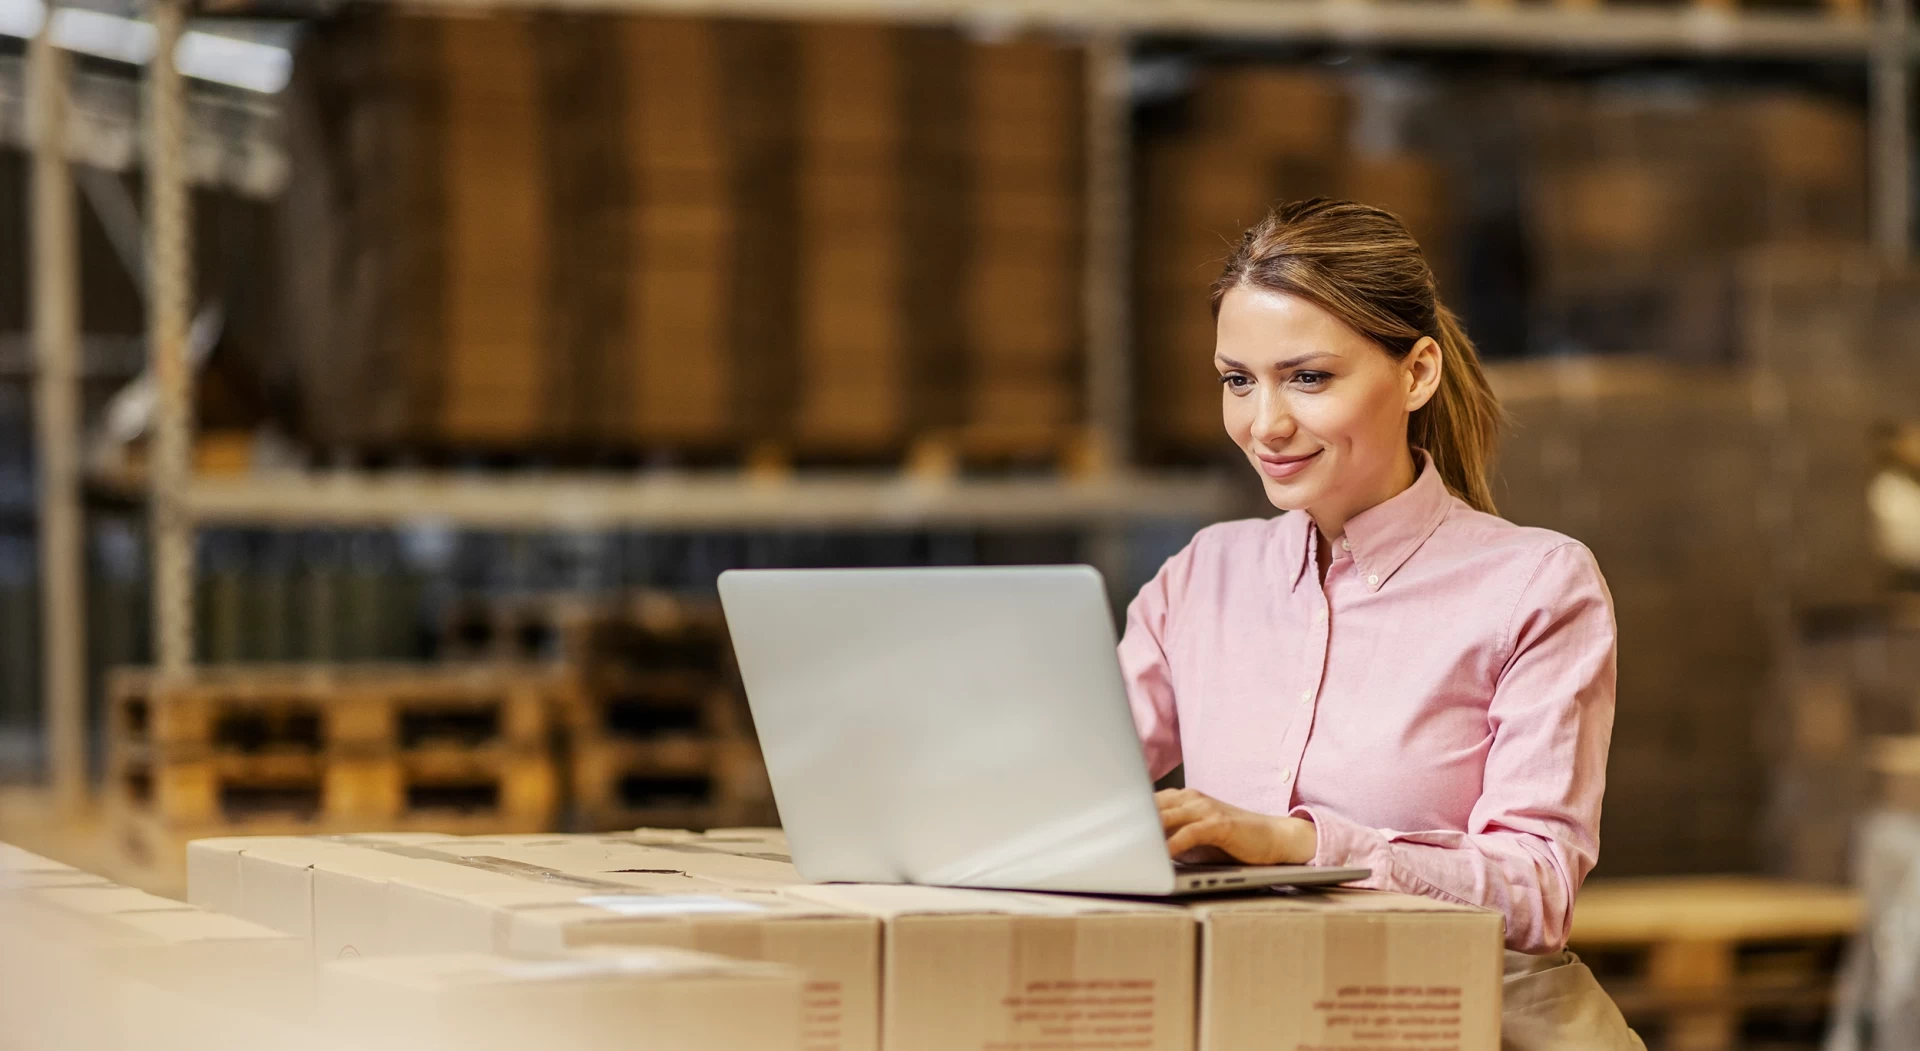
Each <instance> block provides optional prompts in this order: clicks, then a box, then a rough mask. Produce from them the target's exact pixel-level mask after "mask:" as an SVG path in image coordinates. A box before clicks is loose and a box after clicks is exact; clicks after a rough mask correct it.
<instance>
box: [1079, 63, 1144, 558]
mask: <svg viewBox="0 0 1920 1051" xmlns="http://www.w3.org/2000/svg"><path fill="white" fill-rule="evenodd" d="M1131 57H1132V48H1131V39H1130V38H1129V37H1128V36H1127V35H1126V34H1125V32H1123V31H1118V30H1113V31H1096V32H1095V33H1094V34H1093V35H1092V37H1091V38H1090V39H1089V40H1088V42H1087V50H1086V129H1087V130H1086V144H1085V147H1084V148H1085V150H1086V180H1087V181H1086V196H1087V200H1086V234H1085V237H1086V267H1085V280H1086V287H1085V289H1084V304H1083V306H1084V311H1085V320H1086V323H1085V325H1084V326H1083V328H1084V338H1085V346H1086V384H1087V386H1086V404H1087V422H1088V424H1089V427H1088V433H1089V453H1090V455H1091V458H1092V464H1091V466H1092V468H1093V470H1095V471H1102V472H1113V471H1115V470H1118V469H1121V468H1123V467H1131V466H1132V463H1133V383H1132V379H1133V376H1132V373H1133V352H1132V326H1131V325H1130V324H1129V320H1130V319H1129V318H1128V316H1127V304H1128V303H1129V302H1130V301H1131V297H1130V296H1129V295H1128V286H1129V284H1130V282H1131V279H1132V277H1131V268H1130V263H1131V253H1130V249H1129V245H1130V244H1131V241H1132V237H1131V232H1132V231H1131V228H1132V216H1133V187H1132V183H1133V180H1132V170H1131V168H1132V156H1133V94H1132V90H1131V87H1130V84H1129V77H1130V74H1131V70H1130V64H1131ZM1086 536H1087V544H1088V550H1087V559H1088V561H1089V562H1091V563H1092V564H1093V565H1094V566H1096V567H1097V568H1099V570H1100V572H1101V574H1102V575H1103V576H1105V577H1106V579H1107V584H1108V587H1109V590H1110V591H1111V590H1112V589H1114V588H1117V587H1121V586H1123V584H1124V582H1125V577H1126V568H1127V532H1126V526H1125V524H1124V523H1115V522H1100V523H1096V524H1095V526H1094V528H1093V529H1092V530H1090V531H1089V532H1088V533H1087V534H1086Z"/></svg>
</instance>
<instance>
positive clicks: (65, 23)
mask: <svg viewBox="0 0 1920 1051" xmlns="http://www.w3.org/2000/svg"><path fill="white" fill-rule="evenodd" d="M45 24H46V5H44V4H43V3H41V0H0V36H11V37H22V38H31V37H35V36H38V35H39V33H40V30H41V28H42V27H43V26H44V25H45ZM53 42H54V44H55V46H57V47H60V48H64V49H65V50H68V51H72V52H75V53H77V54H82V55H93V56H95V57H97V58H104V59H110V60H112V61H115V62H124V63H127V64H129V65H136V66H143V65H146V64H147V63H148V62H149V61H151V60H152V58H153V48H154V29H153V26H151V25H149V24H148V23H146V22H143V21H141V20H139V19H136V18H124V17H121V16H119V15H110V14H106V13H104V12H101V11H92V10H87V9H85V8H76V7H62V8H59V9H58V10H56V11H55V12H54V16H53ZM173 61H174V65H175V66H176V67H178V68H179V70H180V72H181V74H182V75H184V76H188V77H192V78H193V79H195V80H204V81H208V82H211V83H215V84H226V85H228V86H230V87H236V88H242V89H244V90H247V91H256V92H259V93H261V94H266V95H271V94H275V93H277V92H279V91H281V90H282V89H284V88H285V87H286V86H287V81H288V79H289V78H290V77H292V75H293V53H292V52H291V51H289V50H288V49H287V48H285V47H281V46H278V45H275V44H270V43H263V42H261V41H257V40H245V39H241V38H239V37H235V36H229V35H226V34H223V33H218V32H206V31H204V30H198V29H194V30H188V31H187V32H185V33H182V34H181V35H180V43H179V46H178V47H176V48H175V49H174V52H173Z"/></svg>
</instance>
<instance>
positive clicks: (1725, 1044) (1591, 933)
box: [1571, 877, 1863, 1051]
mask: <svg viewBox="0 0 1920 1051" xmlns="http://www.w3.org/2000/svg"><path fill="white" fill-rule="evenodd" d="M1862 918H1863V906H1862V904H1861V901H1860V898H1859V896H1858V895H1857V894H1855V893H1854V892H1852V891H1850V890H1846V889H1843V888H1835V887H1823V886H1815V885H1810V884H1797V883H1787V882H1782V881H1774V880H1764V879H1751V878H1742V877H1698V878H1680V879H1648V880H1614V881H1600V882H1596V883H1594V884H1592V885H1590V886H1588V887H1587V888H1586V889H1585V890H1583V891H1582V892H1581V896H1580V900H1579V904H1578V906H1577V907H1576V909H1575V912H1574V921H1573V936H1572V939H1571V947H1572V948H1573V950H1574V951H1575V952H1576V953H1578V954H1579V955H1580V957H1581V959H1582V960H1584V961H1585V962H1586V963H1587V965H1588V966H1590V967H1592V968H1593V971H1594V974H1595V976H1596V977H1598V978H1599V979H1600V983H1601V985H1602V986H1604V987H1605V988H1606V990H1607V992H1608V993H1609V994H1611V995H1612V996H1613V998H1614V1001H1615V1002H1616V1003H1618V1004H1619V1005H1620V1010H1621V1012H1622V1013H1623V1014H1625V1015H1626V1016H1627V1020H1628V1022H1630V1023H1631V1024H1632V1025H1633V1026H1634V1028H1635V1029H1636V1030H1638V1031H1639V1032H1640V1033H1641V1035H1642V1036H1643V1037H1644V1038H1645V1039H1646V1041H1647V1045H1648V1047H1649V1048H1650V1049H1652V1051H1732V1049H1736V1048H1741V1047H1744V1046H1750V1045H1756V1044H1765V1045H1766V1046H1770V1047H1774V1046H1777V1047H1793V1046H1803V1045H1804V1046H1807V1047H1809V1048H1811V1047H1817V1046H1818V1042H1819V1037H1820V1034H1821V1033H1822V1032H1823V1029H1824V1020H1825V1015H1826V1011H1827V1009H1828V1005H1829V1002H1830V998H1831V995H1832V987H1833V980H1834V974H1835V971H1836V969H1837V968H1838V966H1839V959H1840V953H1841V950H1842V948H1843V946H1844V945H1845V943H1846V941H1847V940H1848V939H1849V938H1851V937H1852V936H1853V935H1854V934H1855V933H1856V932H1857V931H1858V930H1859V927H1860V924H1861V922H1862Z"/></svg>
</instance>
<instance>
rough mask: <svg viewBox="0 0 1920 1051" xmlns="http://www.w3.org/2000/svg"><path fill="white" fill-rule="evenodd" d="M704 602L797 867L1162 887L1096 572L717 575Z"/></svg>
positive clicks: (892, 878)
mask: <svg viewBox="0 0 1920 1051" xmlns="http://www.w3.org/2000/svg"><path fill="white" fill-rule="evenodd" d="M720 599H721V603H722V605H723V607H724V608H725V610H726V617H727V627H728V630H729V632H730V633H731V635H732V637H733V645H734V649H735V651H736V653H737V654H738V656H739V662H740V673H741V676H742V678H743V679H744V681H745V685H746V691H747V701H748V705H749V707H750V708H751V709H752V711H753V719H754V725H755V727H756V729H757V731H758V733H759V736H760V743H761V748H762V750H763V751H764V752H765V754H766V760H767V772H768V775H769V776H770V778H771V780H772V783H773V791H774V798H775V802H776V803H777V804H778V805H779V808H780V816H781V822H782V824H783V825H784V826H785V828H786V831H787V837H788V840H789V842H790V844H791V847H792V853H793V861H794V864H795V865H796V866H797V867H798V868H799V870H800V873H801V874H802V875H803V876H805V877H806V878H807V879H809V880H814V881H821V882H827V881H858V882H880V883H926V884H935V885H944V886H960V887H1000V888H1015V889H1031V890H1062V891H1084V892H1093V893H1111V894H1150V895H1160V894H1167V893H1170V892H1171V891H1172V890H1173V889H1174V878H1173V866H1172V864H1171V862H1170V861H1169V860H1168V858H1167V853H1166V843H1165V840H1164V838H1163V837H1162V835H1161V831H1160V821H1159V816H1158V813H1157V811H1156V809H1155V807H1154V803H1153V793H1152V785H1151V782H1150V779H1149V778H1148V776H1147V769H1146V762H1145V759H1144V758H1143V757H1142V755H1141V751H1140V743H1139V739H1138V737H1137V736H1136V734H1135V732H1134V728H1133V720H1132V716H1131V715H1130V714H1129V712H1128V709H1127V704H1126V690H1125V686H1124V684H1123V682H1122V680H1121V677H1120V667H1119V661H1118V659H1117V658H1116V656H1115V653H1114V648H1115V638H1114V632H1113V623H1112V620H1111V617H1110V613H1109V609H1108V606H1107V599H1106V589H1105V587H1104V586H1103V584H1102V582H1101V579H1100V575H1099V574H1098V573H1097V572H1096V571H1095V570H1094V569H1093V568H1092V567H1089V566H1019V567H990V568H942V569H832V570H822V569H815V570H730V571H728V572H726V573H722V574H721V575H720Z"/></svg>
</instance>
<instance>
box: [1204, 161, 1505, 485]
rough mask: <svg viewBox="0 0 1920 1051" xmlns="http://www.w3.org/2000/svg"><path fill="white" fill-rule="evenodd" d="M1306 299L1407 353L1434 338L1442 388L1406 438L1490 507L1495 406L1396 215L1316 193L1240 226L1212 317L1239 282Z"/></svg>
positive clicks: (1217, 285) (1398, 353)
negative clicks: (1247, 226)
mask: <svg viewBox="0 0 1920 1051" xmlns="http://www.w3.org/2000/svg"><path fill="white" fill-rule="evenodd" d="M1243 284H1244V285H1252V286H1254V287H1255V288H1263V289H1266V290H1268V291H1272V292H1285V293H1287V294H1288V295H1295V296H1299V297H1300V298H1302V299H1305V300H1308V301H1309V302H1312V303H1314V304H1316V305H1318V306H1320V307H1321V308H1322V309H1324V310H1326V311H1328V312H1330V313H1331V314H1333V316H1335V317H1337V318H1339V319H1340V320H1342V321H1344V322H1346V323H1347V324H1348V325H1349V326H1351V327H1352V328H1353V329H1354V330H1355V331H1357V332H1359V333H1360V334H1361V335H1363V336H1366V337H1367V338H1368V339H1371V340H1373V341H1374V342H1375V343H1377V344H1379V345H1380V347H1381V348H1382V349H1384V350H1385V351H1386V352H1387V353H1388V354H1391V355H1392V356H1393V358H1394V360H1396V361H1399V360H1402V359H1404V358H1405V357H1406V356H1407V354H1408V353H1409V352H1410V351H1412V350H1413V345H1414V344H1415V343H1417V342H1419V341H1420V337H1422V336H1432V337H1433V339H1434V342H1436V343H1438V344H1440V356H1441V359H1442V360H1441V369H1440V389H1439V390H1437V391H1435V392H1434V395H1433V397H1432V398H1430V399H1429V400H1428V401H1427V403H1426V404H1425V405H1423V406H1421V407H1420V408H1419V409H1416V410H1415V411H1414V413H1413V415H1412V416H1411V417H1410V418H1409V419H1408V420H1407V442H1408V444H1410V445H1412V446H1414V447H1416V448H1421V449H1425V450H1427V452H1429V453H1432V454H1433V463H1434V466H1435V467H1437V468H1439V470H1440V477H1441V479H1442V480H1443V481H1445V482H1446V483H1447V487H1448V488H1449V489H1452V490H1453V491H1454V492H1455V493H1456V494H1458V495H1459V496H1460V498H1461V499H1463V500H1465V501H1466V502H1467V503H1468V504H1470V505H1472V506H1473V507H1474V509H1476V510H1479V511H1485V512H1486V513H1488V514H1493V513H1494V506H1493V494H1492V492H1491V490H1490V489H1489V488H1488V485H1487V469H1488V464H1489V461H1490V460H1491V459H1492V458H1493V447H1494V442H1495V439H1496V437H1497V435H1498V433H1499V429H1500V424H1501V418H1502V413H1501V410H1500V402H1499V400H1498V399H1496V398H1495V397H1494V395H1493V388H1492V387H1490V386H1488V384H1487V376H1486V373H1485V372H1483V371H1482V370H1481V368H1480V355H1479V354H1477V353H1476V352H1475V351H1474V349H1473V341H1472V340H1469V339H1468V338H1467V334H1466V332H1465V331H1464V330H1463V329H1462V328H1461V327H1460V321H1459V319H1458V318H1455V317H1454V316H1453V311H1451V310H1448V309H1447V308H1446V306H1445V305H1444V304H1442V303H1441V302H1440V297H1439V295H1438V294H1437V293H1436V292H1435V291H1434V287H1433V271H1432V270H1430V269H1428V268H1427V260H1426V257H1425V256H1424V255H1422V254H1421V253H1420V245H1419V243H1418V242H1417V241H1415V240H1414V239H1413V235H1412V234H1410V233H1408V232H1407V228H1406V226H1405V225H1404V224H1402V223H1401V222H1400V220H1399V218H1398V217H1396V216H1395V215H1394V214H1393V213H1391V212H1387V211H1383V210H1381V209H1379V208H1374V207H1371V206H1369V205H1364V204H1355V203H1354V202H1352V201H1336V200H1330V199H1328V198H1325V197H1315V198H1313V199H1312V200H1308V201H1299V202H1296V203H1293V204H1283V205H1281V206H1279V207H1278V208H1275V209H1274V210H1273V211H1271V212H1269V213H1267V217H1266V218H1265V219H1262V220H1261V221H1260V222H1259V223H1257V224H1255V225H1254V227H1253V228H1252V229H1250V230H1248V231H1247V232H1246V234H1244V235H1243V236H1242V237H1241V238H1240V243H1239V245H1237V246H1236V247H1235V248H1234V250H1233V254H1232V255H1231V256H1229V257H1228V258H1227V265H1226V269H1225V270H1224V271H1222V273H1221V274H1220V278H1219V280H1217V281H1215V282H1214V283H1213V313H1214V316H1215V317H1218V316H1219V314H1220V300H1221V299H1222V298H1223V297H1224V296H1226V294H1227V293H1228V292H1230V291H1232V290H1233V289H1235V288H1237V287H1239V286H1240V285H1243Z"/></svg>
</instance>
